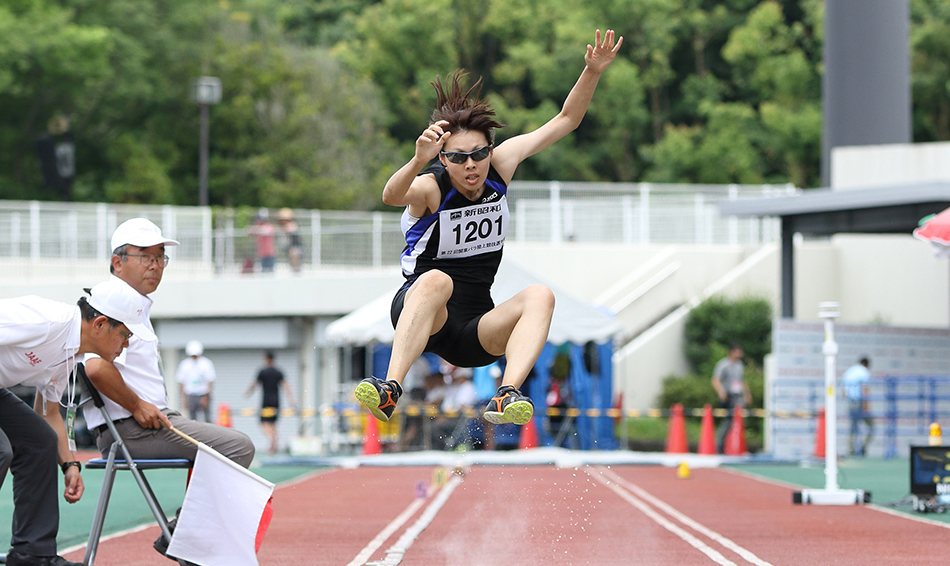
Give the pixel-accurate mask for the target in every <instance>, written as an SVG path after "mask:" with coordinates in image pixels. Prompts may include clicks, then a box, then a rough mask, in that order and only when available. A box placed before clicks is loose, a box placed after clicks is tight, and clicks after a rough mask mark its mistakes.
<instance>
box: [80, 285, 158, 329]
mask: <svg viewBox="0 0 950 566" xmlns="http://www.w3.org/2000/svg"><path fill="white" fill-rule="evenodd" d="M88 292H89V294H90V297H89V299H88V301H89V306H91V307H92V308H94V309H96V310H97V311H99V312H100V313H102V314H104V315H106V316H108V317H109V318H113V319H115V320H118V321H119V322H121V323H122V324H124V325H125V326H126V327H127V328H128V329H129V332H131V333H132V334H134V335H135V336H138V337H139V338H141V339H142V340H145V341H146V342H151V341H153V340H155V339H156V336H155V333H154V332H152V331H151V330H149V329H148V328H147V327H146V326H145V324H143V323H142V313H143V309H142V307H143V302H144V300H143V298H142V295H140V294H139V293H138V292H137V291H136V290H135V289H133V288H132V287H129V286H128V284H126V283H125V282H124V281H122V280H120V279H109V280H108V281H103V282H102V283H99V284H97V285H96V286H95V287H93V288H92V289H89V290H88Z"/></svg>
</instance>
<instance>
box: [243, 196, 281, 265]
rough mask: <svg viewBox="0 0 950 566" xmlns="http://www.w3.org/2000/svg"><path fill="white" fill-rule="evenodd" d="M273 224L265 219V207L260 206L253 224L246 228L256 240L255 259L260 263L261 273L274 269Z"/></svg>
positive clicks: (275, 259) (275, 252) (275, 255)
mask: <svg viewBox="0 0 950 566" xmlns="http://www.w3.org/2000/svg"><path fill="white" fill-rule="evenodd" d="M275 231H276V230H275V228H274V225H273V224H271V223H270V222H268V221H267V209H264V208H262V209H261V210H260V212H259V213H258V214H257V216H255V217H254V225H253V226H251V227H250V228H248V229H247V232H248V234H253V235H254V238H255V239H256V241H257V261H258V262H260V264H261V273H271V272H273V271H274V264H275V263H277V248H276V246H274V233H275Z"/></svg>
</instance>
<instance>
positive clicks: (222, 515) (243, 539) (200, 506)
mask: <svg viewBox="0 0 950 566" xmlns="http://www.w3.org/2000/svg"><path fill="white" fill-rule="evenodd" d="M273 493H274V484H272V483H271V482H269V481H267V480H265V479H264V478H262V477H260V476H258V475H257V474H255V473H253V472H251V471H249V470H246V469H244V468H242V467H241V466H239V465H237V464H235V463H234V462H232V461H231V460H229V459H227V458H225V457H224V456H222V455H221V454H219V453H218V452H216V451H215V450H214V449H212V448H210V447H208V446H206V445H204V444H199V445H198V456H197V457H196V458H195V466H194V470H193V471H192V474H191V481H190V482H189V484H188V490H187V491H186V492H185V502H184V503H183V504H182V506H181V512H180V513H179V514H178V524H177V525H176V526H175V532H174V534H173V535H172V540H171V544H169V545H168V552H167V554H168V555H169V556H174V557H176V558H180V559H183V560H188V561H190V562H194V563H196V564H200V565H201V566H258V562H257V549H258V548H259V547H260V541H261V540H262V539H263V536H264V531H266V530H267V526H268V524H269V523H270V517H271V514H272V511H271V508H270V499H271V495H272V494H273Z"/></svg>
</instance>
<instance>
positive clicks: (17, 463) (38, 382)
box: [0, 281, 154, 566]
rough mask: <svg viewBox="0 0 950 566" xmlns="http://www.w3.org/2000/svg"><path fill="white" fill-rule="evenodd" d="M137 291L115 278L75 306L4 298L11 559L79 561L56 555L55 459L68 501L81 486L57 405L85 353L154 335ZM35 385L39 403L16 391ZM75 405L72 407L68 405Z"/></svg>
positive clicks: (0, 443) (1, 440) (19, 563)
mask: <svg viewBox="0 0 950 566" xmlns="http://www.w3.org/2000/svg"><path fill="white" fill-rule="evenodd" d="M139 303H140V300H139V298H138V296H137V294H136V293H135V292H133V291H131V290H130V289H129V288H128V287H127V286H125V285H117V284H115V283H113V282H112V281H107V282H104V283H100V284H98V285H96V286H95V287H93V288H92V289H91V291H90V297H89V298H88V299H87V298H85V297H83V298H81V299H79V302H78V303H77V305H76V306H71V305H67V304H64V303H59V302H56V301H50V300H47V299H42V298H40V297H36V296H27V297H20V298H16V299H3V300H0V387H3V389H0V485H2V484H3V480H4V479H5V478H6V475H7V471H8V470H9V471H11V472H12V473H13V501H14V510H13V536H12V538H11V540H10V546H11V549H10V551H9V552H8V553H7V559H6V563H7V564H8V565H13V566H76V565H78V564H79V563H77V562H68V561H66V560H65V559H63V558H62V557H60V556H57V555H56V533H57V531H58V530H59V505H58V504H57V502H56V494H57V488H56V475H57V471H56V464H57V462H58V463H59V465H60V466H61V467H62V470H63V475H64V476H65V484H66V489H65V492H64V494H63V496H64V498H65V499H66V501H68V502H69V503H75V502H77V501H79V499H80V498H81V497H82V494H83V481H82V477H81V476H80V475H79V472H80V470H81V469H82V466H81V465H80V464H79V462H78V461H77V460H76V457H75V454H74V453H73V452H74V451H75V446H74V445H75V442H74V441H73V439H72V437H71V434H70V433H71V431H70V432H67V430H66V426H65V425H64V423H63V418H62V416H61V415H60V412H59V404H60V399H62V397H63V393H64V392H67V391H68V392H69V393H70V395H69V399H70V403H71V402H72V397H73V395H72V393H74V392H73V391H69V385H70V383H72V384H73V386H72V387H73V388H74V387H75V381H74V379H75V378H74V377H72V376H73V371H74V368H75V366H76V364H77V363H79V361H80V355H81V354H86V353H91V354H96V355H98V356H101V357H102V358H103V359H106V360H111V359H113V358H115V357H116V356H117V355H119V353H120V352H122V349H123V348H124V347H125V346H127V345H128V340H129V338H130V337H131V336H132V335H133V334H135V335H142V336H144V337H149V336H152V337H153V338H154V335H152V334H151V332H150V331H149V330H148V328H146V327H145V326H144V325H143V324H142V311H141V309H140V308H139ZM18 384H22V385H29V386H34V387H36V392H37V394H36V399H35V401H34V406H33V409H31V408H30V407H29V406H28V405H27V404H26V403H24V402H23V401H21V400H20V399H19V398H18V397H16V396H15V395H13V394H12V393H11V392H10V391H8V390H7V389H5V388H6V387H11V386H13V385H18ZM70 411H74V409H72V408H71V409H70Z"/></svg>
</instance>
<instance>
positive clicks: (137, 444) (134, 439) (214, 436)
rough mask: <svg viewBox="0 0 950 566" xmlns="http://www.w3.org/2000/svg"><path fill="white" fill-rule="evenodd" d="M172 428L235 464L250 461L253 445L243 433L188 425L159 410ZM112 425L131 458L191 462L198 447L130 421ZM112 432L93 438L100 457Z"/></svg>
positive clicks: (178, 415)
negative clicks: (176, 459)
mask: <svg viewBox="0 0 950 566" xmlns="http://www.w3.org/2000/svg"><path fill="white" fill-rule="evenodd" d="M162 413H164V414H165V416H166V417H168V420H169V421H171V423H172V426H174V427H175V428H177V429H178V430H180V431H181V432H183V433H185V434H187V435H188V436H190V437H192V438H194V439H195V440H197V441H199V442H202V443H204V444H207V445H208V446H210V447H211V448H214V449H215V450H217V451H218V452H220V453H221V454H223V455H224V456H226V457H228V458H229V459H231V460H233V461H234V462H235V463H237V464H239V465H241V466H243V467H245V468H246V467H248V466H250V465H251V461H252V460H253V459H254V443H253V442H251V439H250V438H248V436H247V435H246V434H244V433H243V432H240V431H237V430H234V429H233V428H226V427H223V426H218V425H216V424H210V423H201V422H197V421H192V420H189V419H186V418H185V417H183V416H181V413H179V412H178V411H173V410H171V409H163V410H162ZM114 422H115V428H116V430H117V431H118V432H119V435H120V436H121V437H122V440H123V441H124V442H125V445H126V446H127V447H128V448H129V453H130V454H132V457H133V458H185V459H188V460H191V461H192V462H194V460H195V456H196V454H197V453H198V447H197V446H195V445H194V444H192V443H191V442H189V441H187V440H185V439H184V438H182V437H180V436H178V435H177V434H175V433H174V432H172V431H170V430H167V429H164V428H161V429H156V428H143V427H142V426H141V425H139V423H138V422H136V420H135V419H133V418H128V419H121V420H118V421H114ZM113 440H114V439H113V438H112V432H111V431H110V430H109V429H105V430H104V431H102V432H101V433H99V434H97V436H96V447H97V448H99V452H102V457H103V458H106V457H108V455H109V448H111V447H112V442H113Z"/></svg>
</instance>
